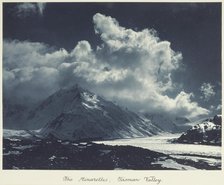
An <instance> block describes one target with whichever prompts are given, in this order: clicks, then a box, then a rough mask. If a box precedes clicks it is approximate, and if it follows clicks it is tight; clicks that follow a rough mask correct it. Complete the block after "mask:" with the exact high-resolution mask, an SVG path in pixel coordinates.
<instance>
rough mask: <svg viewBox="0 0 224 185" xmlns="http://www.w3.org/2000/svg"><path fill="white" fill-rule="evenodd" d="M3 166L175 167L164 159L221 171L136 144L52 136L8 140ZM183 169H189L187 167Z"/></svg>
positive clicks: (63, 168) (4, 143)
mask: <svg viewBox="0 0 224 185" xmlns="http://www.w3.org/2000/svg"><path fill="white" fill-rule="evenodd" d="M3 155H4V157H3V169H34V170H35V169H39V170H43V169H52V170H114V169H133V170H174V169H175V168H172V167H164V166H163V165H162V163H163V162H164V161H174V162H176V163H178V164H180V165H189V166H192V167H196V168H197V169H209V170H217V169H220V168H221V166H216V167H215V166H209V165H208V164H206V163H203V162H202V163H200V164H199V163H196V162H194V161H190V160H183V159H175V158H172V157H171V156H169V155H165V154H162V153H159V152H154V151H150V150H147V149H143V148H138V147H132V146H107V145H104V144H95V143H92V142H71V141H61V140H56V139H55V140H52V139H43V140H41V139H36V140H29V139H27V140H19V139H4V141H3ZM183 170H185V169H184V168H183Z"/></svg>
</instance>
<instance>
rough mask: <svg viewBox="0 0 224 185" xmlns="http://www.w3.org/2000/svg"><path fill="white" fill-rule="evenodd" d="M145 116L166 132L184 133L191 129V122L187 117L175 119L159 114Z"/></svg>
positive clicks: (146, 114)
mask: <svg viewBox="0 0 224 185" xmlns="http://www.w3.org/2000/svg"><path fill="white" fill-rule="evenodd" d="M144 115H145V117H146V118H148V119H149V120H151V122H152V123H153V124H154V125H155V126H157V127H159V128H160V129H162V130H164V131H166V132H171V133H178V132H184V131H186V130H188V129H189V128H190V127H191V126H189V123H190V122H191V121H190V120H189V119H187V118H185V117H174V116H168V115H166V114H159V113H154V114H152V113H145V114H144Z"/></svg>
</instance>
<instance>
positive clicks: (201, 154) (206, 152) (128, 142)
mask: <svg viewBox="0 0 224 185" xmlns="http://www.w3.org/2000/svg"><path fill="white" fill-rule="evenodd" d="M179 136H180V134H162V135H156V136H152V137H147V138H132V139H116V140H109V141H96V142H95V143H97V144H105V145H111V146H117V145H118V146H134V147H141V148H144V149H149V150H152V151H156V152H160V153H164V154H168V155H170V156H171V157H173V158H175V159H177V161H178V160H187V161H191V162H195V163H198V164H199V165H201V164H202V163H203V164H206V165H209V166H216V167H217V166H219V168H221V147H220V146H209V145H197V144H179V143H172V142H171V140H173V139H176V138H178V137H179ZM162 163H163V165H164V166H169V165H172V166H176V169H179V168H182V166H180V165H177V164H176V162H175V161H171V160H169V161H162ZM174 163H175V165H174ZM158 164H161V161H158ZM185 169H188V170H192V169H197V167H195V166H194V167H191V166H190V165H189V166H187V167H186V168H185Z"/></svg>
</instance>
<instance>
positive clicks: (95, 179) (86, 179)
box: [62, 176, 162, 185]
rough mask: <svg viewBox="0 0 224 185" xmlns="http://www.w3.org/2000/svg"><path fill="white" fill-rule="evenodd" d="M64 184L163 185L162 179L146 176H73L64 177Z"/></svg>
mask: <svg viewBox="0 0 224 185" xmlns="http://www.w3.org/2000/svg"><path fill="white" fill-rule="evenodd" d="M62 181H63V182H85V183H88V182H99V183H100V182H104V183H111V182H114V181H116V182H119V183H124V182H127V183H132V182H143V181H144V182H147V183H150V184H155V185H159V184H161V183H162V179H161V178H158V177H156V176H145V177H141V178H130V177H123V176H122V177H121V176H119V177H117V178H111V179H110V178H106V177H84V176H83V177H79V178H72V177H71V176H64V177H63V178H62Z"/></svg>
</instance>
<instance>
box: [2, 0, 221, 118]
mask: <svg viewBox="0 0 224 185" xmlns="http://www.w3.org/2000/svg"><path fill="white" fill-rule="evenodd" d="M3 39H4V40H3V96H4V99H6V100H7V101H9V102H13V103H14V104H22V105H27V106H28V105H31V104H34V103H37V102H39V101H42V100H43V99H45V98H46V97H48V96H49V95H51V94H52V93H54V92H55V91H57V90H58V89H60V88H64V87H69V86H73V85H74V84H76V83H78V84H79V85H80V86H82V87H84V88H87V89H89V90H90V91H93V92H95V93H97V94H99V95H101V96H103V97H105V98H106V99H108V100H113V101H116V102H118V104H120V105H122V106H124V107H128V108H129V109H131V110H134V111H142V112H152V113H153V112H160V113H167V114H171V115H178V116H185V117H188V118H191V119H195V118H198V117H200V116H208V115H213V114H216V113H219V112H220V111H221V4H220V3H3Z"/></svg>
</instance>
